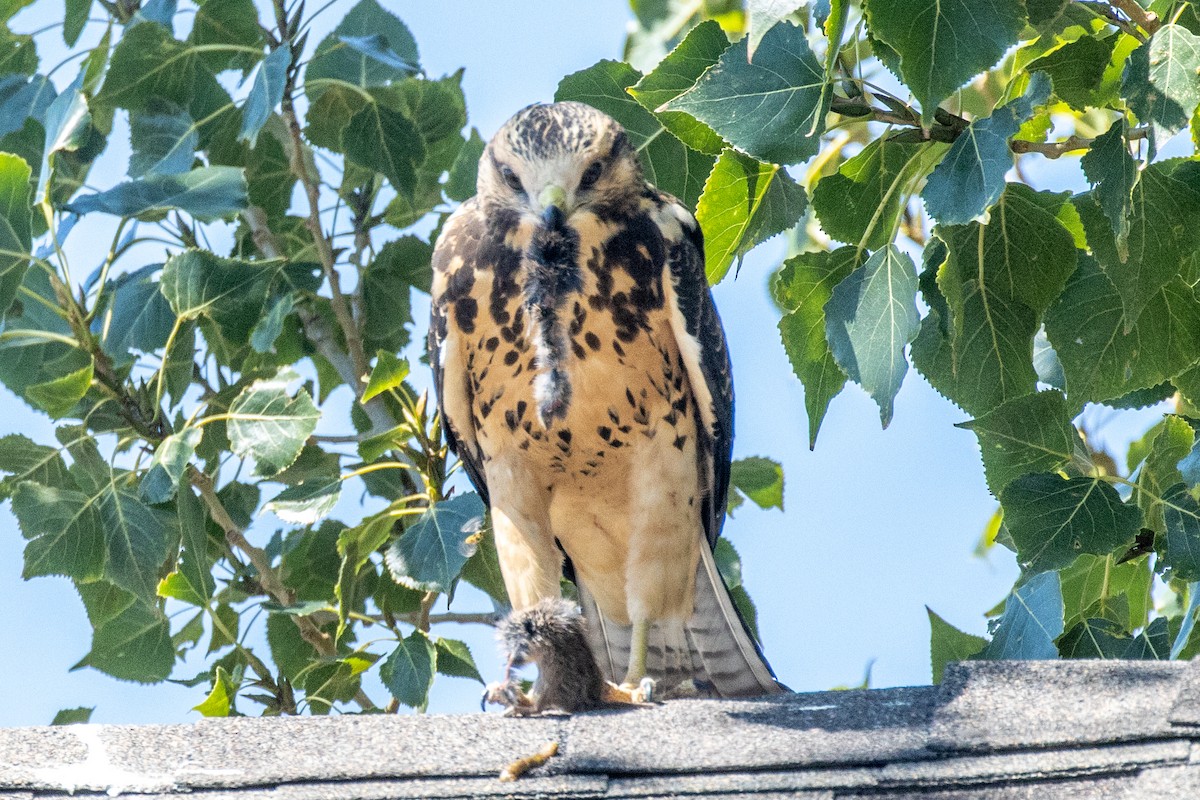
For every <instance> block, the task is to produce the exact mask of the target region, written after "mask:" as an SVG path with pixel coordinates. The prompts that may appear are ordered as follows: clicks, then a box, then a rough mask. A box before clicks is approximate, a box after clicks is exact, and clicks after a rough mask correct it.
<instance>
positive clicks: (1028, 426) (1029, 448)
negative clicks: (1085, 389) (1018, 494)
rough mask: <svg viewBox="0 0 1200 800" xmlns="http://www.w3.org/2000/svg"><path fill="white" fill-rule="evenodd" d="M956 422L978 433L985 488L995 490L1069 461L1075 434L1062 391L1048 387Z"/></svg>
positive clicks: (1059, 466) (1075, 441) (1002, 488)
mask: <svg viewBox="0 0 1200 800" xmlns="http://www.w3.org/2000/svg"><path fill="white" fill-rule="evenodd" d="M957 427H960V428H966V429H967V430H969V431H973V432H974V433H975V435H976V436H978V437H979V450H980V453H981V454H982V456H983V471H984V475H985V476H986V478H987V484H988V489H990V490H991V492H992V494H994V495H996V496H999V495H1000V493H1001V492H1002V491H1003V490H1004V488H1005V487H1006V486H1008V485H1009V484H1010V483H1012V481H1013V480H1014V479H1016V478H1019V477H1020V476H1022V475H1026V474H1028V473H1032V472H1055V471H1056V470H1058V469H1060V468H1061V467H1063V466H1065V465H1066V464H1068V463H1070V461H1071V458H1072V456H1073V454H1074V449H1075V444H1076V443H1077V441H1078V439H1079V436H1078V434H1077V433H1076V432H1075V427H1074V426H1073V425H1072V424H1071V418H1070V416H1069V415H1068V414H1067V404H1066V401H1065V400H1064V399H1063V396H1062V393H1061V392H1057V391H1054V390H1047V391H1044V392H1038V393H1036V394H1030V395H1025V396H1024V397H1018V398H1016V399H1014V400H1010V401H1008V402H1007V403H1004V404H1003V405H1001V406H999V407H997V408H995V409H993V410H992V411H990V412H988V413H987V414H984V415H982V416H980V417H978V418H976V419H973V420H969V421H967V422H961V423H959V424H958V426H957Z"/></svg>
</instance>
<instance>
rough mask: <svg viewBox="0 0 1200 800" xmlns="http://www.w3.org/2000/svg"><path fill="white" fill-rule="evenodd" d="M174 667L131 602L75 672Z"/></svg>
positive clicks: (125, 674)
mask: <svg viewBox="0 0 1200 800" xmlns="http://www.w3.org/2000/svg"><path fill="white" fill-rule="evenodd" d="M139 27H141V26H139ZM174 666H175V647H174V645H173V644H172V643H171V627H170V625H169V624H168V622H167V618H166V617H165V616H163V614H162V612H160V611H158V609H156V608H151V607H150V606H147V605H145V604H143V603H134V604H133V605H131V606H129V607H128V608H127V609H125V610H124V611H122V612H121V613H120V614H118V615H116V616H115V617H113V618H112V619H110V620H108V621H106V622H105V623H104V624H102V625H99V626H97V627H96V631H95V634H94V635H93V636H92V649H91V651H90V652H89V653H88V654H87V655H86V656H84V657H83V659H82V660H81V661H80V662H79V663H78V664H76V665H75V667H74V669H78V668H79V667H92V668H93V669H98V670H100V671H101V672H103V673H105V674H107V675H111V676H113V677H114V678H118V679H120V680H123V681H135V682H137V683H158V682H159V681H162V680H165V679H166V678H168V677H169V676H170V675H171V670H172V668H173V667H174Z"/></svg>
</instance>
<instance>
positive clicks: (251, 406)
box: [227, 371, 321, 476]
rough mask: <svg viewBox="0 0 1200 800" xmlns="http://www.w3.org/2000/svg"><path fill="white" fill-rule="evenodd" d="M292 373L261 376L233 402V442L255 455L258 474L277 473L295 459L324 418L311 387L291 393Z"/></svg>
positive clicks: (238, 449)
mask: <svg viewBox="0 0 1200 800" xmlns="http://www.w3.org/2000/svg"><path fill="white" fill-rule="evenodd" d="M292 377H293V376H292V375H291V374H289V373H288V372H287V371H282V372H280V373H279V374H278V375H276V376H275V377H273V378H263V379H260V380H257V381H255V382H254V383H252V384H250V385H249V386H247V387H246V388H245V389H243V390H242V391H241V393H240V394H238V396H237V397H236V398H234V400H233V402H232V403H231V404H230V406H229V413H228V415H227V425H228V429H229V442H230V446H231V447H232V448H233V452H235V453H237V454H238V455H239V456H241V457H243V458H247V457H252V458H254V459H255V461H256V462H257V466H256V467H255V470H256V474H258V475H264V476H266V475H274V474H275V473H277V472H279V471H280V470H282V469H284V468H285V467H287V466H288V465H289V464H291V463H292V462H293V461H295V460H296V457H297V456H298V455H300V448H302V447H303V446H304V442H305V440H306V439H307V438H308V437H309V436H310V435H312V432H313V431H314V430H315V429H316V427H317V420H318V419H320V418H321V412H320V411H318V410H317V407H316V406H314V405H313V402H312V398H311V397H309V394H308V392H307V391H305V390H304V389H301V390H299V391H298V392H296V394H295V395H290V394H288V390H287V387H288V384H289V383H290V382H291V381H292Z"/></svg>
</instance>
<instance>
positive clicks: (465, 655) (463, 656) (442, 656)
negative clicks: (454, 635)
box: [434, 636, 483, 683]
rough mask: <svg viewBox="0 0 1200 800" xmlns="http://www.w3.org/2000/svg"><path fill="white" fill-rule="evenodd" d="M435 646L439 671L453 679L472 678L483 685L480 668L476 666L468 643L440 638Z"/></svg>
mask: <svg viewBox="0 0 1200 800" xmlns="http://www.w3.org/2000/svg"><path fill="white" fill-rule="evenodd" d="M434 644H435V645H436V647H437V671H438V672H440V673H441V674H443V675H449V676H451V677H453V678H470V679H471V680H475V681H479V682H480V683H483V676H482V675H480V674H479V667H477V666H475V658H474V657H473V656H472V655H471V648H469V647H467V643H466V642H460V641H459V640H457V639H443V638H442V637H440V636H439V637H438V638H437V639H436V640H435V642H434Z"/></svg>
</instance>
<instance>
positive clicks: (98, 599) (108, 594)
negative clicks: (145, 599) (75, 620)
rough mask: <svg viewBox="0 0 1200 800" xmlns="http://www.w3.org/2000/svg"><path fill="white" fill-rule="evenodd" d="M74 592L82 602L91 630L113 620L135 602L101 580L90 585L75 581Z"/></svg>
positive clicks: (127, 593)
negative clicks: (77, 593)
mask: <svg viewBox="0 0 1200 800" xmlns="http://www.w3.org/2000/svg"><path fill="white" fill-rule="evenodd" d="M75 590H76V591H77V592H79V599H80V600H82V601H83V608H84V610H85V611H86V612H87V618H88V622H90V623H91V624H92V627H93V628H99V627H100V626H101V625H104V624H105V623H106V622H109V621H110V620H113V619H115V618H116V617H117V616H118V615H119V614H120V613H121V612H122V611H125V610H126V609H127V608H129V607H130V606H131V605H133V604H134V602H135V601H136V598H135V597H134V596H133V595H131V594H130V593H129V592H127V591H125V590H123V589H118V588H117V587H116V586H113V585H112V584H111V583H108V582H107V581H103V580H99V581H92V582H90V583H81V582H79V581H76V582H75Z"/></svg>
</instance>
